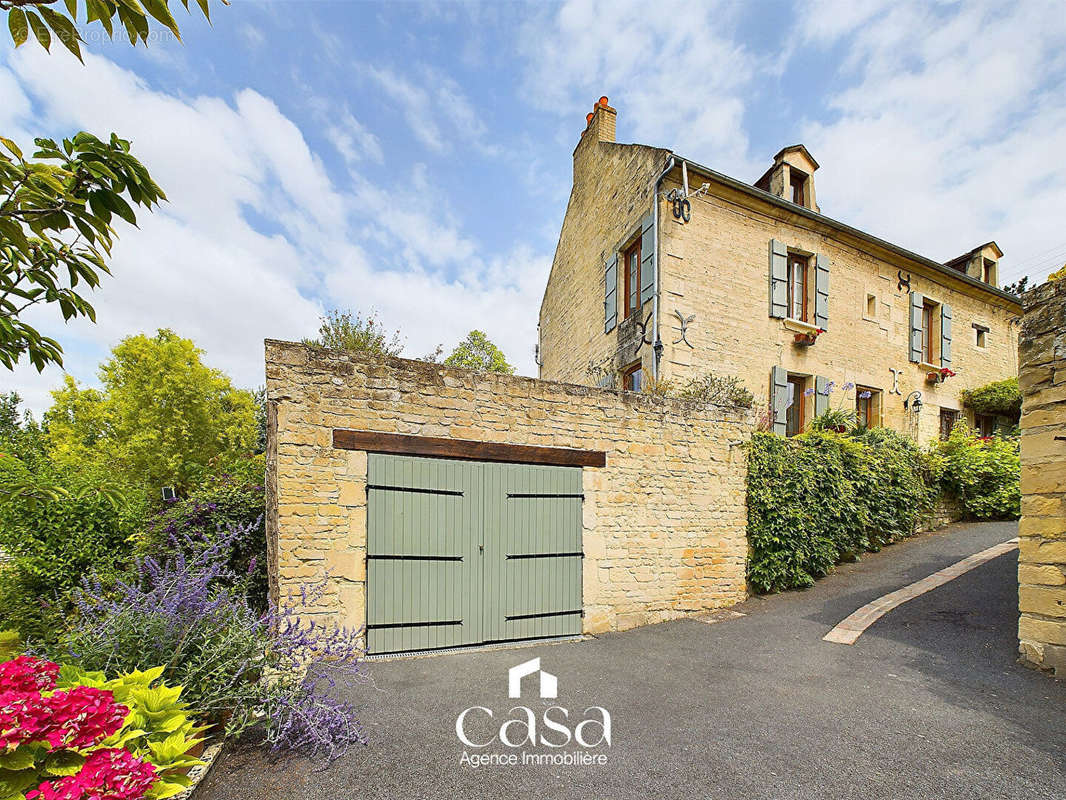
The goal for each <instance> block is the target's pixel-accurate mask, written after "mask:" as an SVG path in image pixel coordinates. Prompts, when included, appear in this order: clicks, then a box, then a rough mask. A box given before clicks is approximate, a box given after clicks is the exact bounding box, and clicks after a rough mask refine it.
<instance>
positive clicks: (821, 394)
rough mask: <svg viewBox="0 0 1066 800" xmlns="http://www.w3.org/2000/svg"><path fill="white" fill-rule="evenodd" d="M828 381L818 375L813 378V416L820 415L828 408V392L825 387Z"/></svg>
mask: <svg viewBox="0 0 1066 800" xmlns="http://www.w3.org/2000/svg"><path fill="white" fill-rule="evenodd" d="M828 385H829V381H827V380H826V379H825V378H823V377H822V376H821V375H818V376H817V377H815V379H814V416H816V417H820V416H822V414H824V413H825V412H826V411H828V410H829V393H828V392H827V391H826V389H825V387H826V386H828Z"/></svg>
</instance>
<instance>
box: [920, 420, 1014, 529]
mask: <svg viewBox="0 0 1066 800" xmlns="http://www.w3.org/2000/svg"><path fill="white" fill-rule="evenodd" d="M934 452H935V453H937V454H938V456H939V458H940V460H941V462H942V465H943V476H942V478H941V485H942V486H943V487H944V489H945V490H946V491H947V492H949V493H950V494H952V495H954V496H955V497H956V498H957V499H958V501H959V504H960V505H961V506H962V508H963V510H964V511H965V512H966V515H967V516H969V517H972V518H975V519H1017V518H1018V517H1019V516H1020V515H1021V504H1022V495H1021V486H1020V476H1021V459H1020V457H1019V447H1018V440H1017V439H1016V438H1008V437H1001V436H992V437H988V438H980V437H978V436H977V435H976V434H975V433H974V431H973V430H972V429H971V428H968V427H967V426H965V425H956V426H955V427H954V428H952V431H951V435H950V436H949V437H948V438H947V440H946V441H943V442H940V443H938V444H937V445H935V446H934Z"/></svg>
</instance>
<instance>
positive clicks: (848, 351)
mask: <svg viewBox="0 0 1066 800" xmlns="http://www.w3.org/2000/svg"><path fill="white" fill-rule="evenodd" d="M616 116H617V114H616V111H615V110H614V109H613V108H611V107H610V106H608V105H607V98H601V100H600V101H599V102H598V103H597V104H596V106H595V109H594V111H593V112H592V113H591V114H590V115H589V116H588V119H587V127H586V128H585V130H584V132H583V133H582V135H581V139H580V141H579V142H578V144H577V147H576V148H575V150H574V171H573V188H572V190H571V194H570V200H569V203H568V206H567V210H566V215H565V217H564V220H563V224H562V229H561V232H560V236H559V243H558V246H557V248H556V252H555V259H554V262H553V264H552V270H551V274H550V276H549V279H548V284H547V287H546V289H545V292H544V298H543V301H542V303H541V309H540V326H539V342H538V348H537V350H538V363H539V365H540V376H541V377H542V378H545V379H547V380H553V381H567V382H576V383H586V384H590V385H598V386H614V387H618V388H623V389H629V390H634V391H640V390H641V389H642V388H644V389H646V388H647V387H648V385H649V383H650V382H652V381H658V382H663V381H665V382H670V383H672V384H677V383H683V382H684V381H686V380H687V379H690V378H694V377H698V376H702V375H705V374H707V373H709V372H711V373H715V374H717V375H723V376H724V375H733V376H737V377H739V378H740V379H741V381H742V382H743V383H744V384H745V385H746V387H747V388H748V389H749V390H751V391H752V393H753V394H754V395H755V397H756V403H757V407H758V408H760V409H761V411H762V414H761V425H762V426H763V427H766V428H769V429H772V430H774V431H776V432H779V433H781V434H792V433H796V432H798V431H801V430H802V429H803V427H804V426H805V424H806V423H807V422H808V421H809V420H810V419H811V418H812V417H813V416H815V415H817V414H820V413H822V411H824V410H826V409H827V408H830V407H832V408H849V409H854V410H855V411H856V412H857V414H858V416H859V418H860V420H861V421H862V422H863V423H864V424H867V425H869V426H875V425H885V426H888V427H891V428H895V429H896V430H899V431H903V432H907V433H909V434H910V435H912V436H913V437H914V438H915V439H917V440H919V441H923V442H924V441H928V440H930V439H933V438H935V437H937V436H938V435H944V434H946V432H948V431H950V428H951V426H952V425H953V424H954V423H955V421H956V420H958V419H960V418H965V419H966V420H967V421H968V422H969V423H970V424H973V425H975V426H976V427H977V428H979V429H981V430H982V431H983V432H985V433H989V432H991V430H992V429H993V427H994V426H995V425H996V424H997V420H994V419H989V418H982V417H980V416H977V417H975V416H974V415H973V414H972V413H971V412H969V411H967V409H965V408H964V407H963V404H962V402H961V394H962V391H963V390H964V389H971V388H975V387H977V386H981V385H983V384H985V383H988V382H990V381H995V380H1001V379H1003V378H1006V377H1009V376H1013V375H1016V374H1017V366H1018V364H1017V338H1018V335H1017V328H1018V321H1019V318H1020V314H1021V306H1020V305H1019V302H1018V300H1017V298H1016V297H1014V296H1013V295H1010V294H1008V293H1006V292H1004V291H1002V290H1001V289H1000V288H999V286H998V283H997V279H998V276H997V272H998V267H997V265H998V260H999V258H1000V257H1001V256H1002V255H1003V254H1002V251H1001V250H1000V249H999V247H998V246H997V245H996V243H995V242H988V243H987V244H983V245H980V246H978V247H975V248H973V249H972V250H970V251H969V252H967V253H965V254H964V255H962V256H959V257H958V258H955V259H952V260H951V261H948V262H947V263H943V264H942V263H939V262H937V261H934V260H932V259H929V258H926V257H924V256H921V255H918V254H916V253H913V252H910V251H908V250H906V249H904V248H902V247H899V246H898V245H894V244H892V243H890V242H887V241H884V240H882V239H879V238H877V237H876V236H874V235H872V234H869V233H866V232H864V231H860V230H858V229H856V228H853V227H851V226H849V225H847V224H845V223H842V222H839V221H837V220H835V219H832V218H830V217H828V216H825V215H823V214H822V213H821V211H820V207H819V204H818V200H817V194H816V191H815V173H816V171H817V170H818V162H817V161H816V160H815V159H814V157H813V156H812V155H811V154H810V153H809V152H808V151H807V149H806V148H805V147H804V146H803V145H794V146H791V147H786V148H784V149H783V150H781V151H780V152H779V153H777V155H776V156H774V160H773V164H772V165H771V166H770V168H769V169H768V170H767V171H766V173H765V174H763V175H762V176H761V177H760V178H759V179H758V180H756V181H755V182H754V183H753V184H749V183H745V182H743V181H740V180H736V179H734V178H731V177H728V176H726V175H723V174H721V173H719V172H716V171H714V170H712V169H710V168H708V167H704V166H701V165H699V164H696V163H694V162H692V161H690V160H688V159H685V158H683V157H681V156H679V155H677V154H675V153H673V152H671V151H670V150H666V149H663V148H657V147H649V146H645V145H640V144H619V143H617V142H616V141H615V123H616ZM845 386H847V387H849V388H848V389H847V390H844V388H843V387H845ZM916 400H917V402H916Z"/></svg>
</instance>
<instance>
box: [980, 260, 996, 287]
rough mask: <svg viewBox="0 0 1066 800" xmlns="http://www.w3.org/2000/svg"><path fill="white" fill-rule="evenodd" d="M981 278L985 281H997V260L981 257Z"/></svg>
mask: <svg viewBox="0 0 1066 800" xmlns="http://www.w3.org/2000/svg"><path fill="white" fill-rule="evenodd" d="M981 280H983V281H984V282H985V283H995V282H996V262H995V261H992V260H990V259H987V258H982V259H981Z"/></svg>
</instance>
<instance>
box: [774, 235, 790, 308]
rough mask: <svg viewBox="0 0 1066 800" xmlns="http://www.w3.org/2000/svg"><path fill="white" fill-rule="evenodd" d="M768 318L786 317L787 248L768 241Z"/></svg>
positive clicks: (775, 240)
mask: <svg viewBox="0 0 1066 800" xmlns="http://www.w3.org/2000/svg"><path fill="white" fill-rule="evenodd" d="M770 316H771V317H780V318H782V319H783V318H784V317H786V316H788V247H786V246H785V243H784V242H780V241H778V240H777V239H771V240H770Z"/></svg>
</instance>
